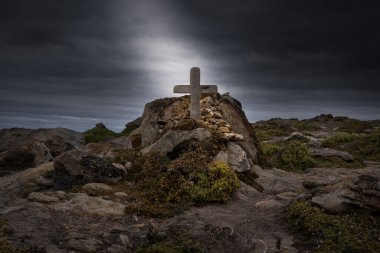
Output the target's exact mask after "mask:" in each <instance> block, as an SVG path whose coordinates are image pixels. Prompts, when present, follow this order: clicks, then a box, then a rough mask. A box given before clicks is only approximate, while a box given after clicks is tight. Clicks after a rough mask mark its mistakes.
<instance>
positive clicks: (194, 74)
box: [190, 67, 201, 120]
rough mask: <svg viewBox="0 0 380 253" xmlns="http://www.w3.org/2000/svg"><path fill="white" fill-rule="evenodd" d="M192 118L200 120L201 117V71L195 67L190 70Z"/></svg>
mask: <svg viewBox="0 0 380 253" xmlns="http://www.w3.org/2000/svg"><path fill="white" fill-rule="evenodd" d="M190 95H191V96H190V99H191V106H190V117H191V118H192V119H195V120H198V119H200V117H201V105H200V100H201V70H200V69H199V68H198V67H193V68H191V70H190Z"/></svg>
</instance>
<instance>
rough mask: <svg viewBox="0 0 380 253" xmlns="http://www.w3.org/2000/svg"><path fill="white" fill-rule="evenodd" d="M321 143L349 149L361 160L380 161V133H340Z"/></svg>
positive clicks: (324, 145) (344, 149)
mask: <svg viewBox="0 0 380 253" xmlns="http://www.w3.org/2000/svg"><path fill="white" fill-rule="evenodd" d="M321 145H322V146H323V147H327V148H334V149H339V150H343V151H347V152H349V153H350V154H352V155H353V156H354V157H355V158H357V159H359V160H360V159H361V160H374V161H380V133H376V132H375V133H372V134H361V135H357V134H349V133H339V134H337V135H334V136H332V137H330V138H327V139H325V140H324V141H323V142H322V144H321Z"/></svg>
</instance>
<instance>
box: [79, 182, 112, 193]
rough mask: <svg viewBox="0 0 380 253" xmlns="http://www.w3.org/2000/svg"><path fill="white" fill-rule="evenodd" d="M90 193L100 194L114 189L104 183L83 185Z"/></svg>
mask: <svg viewBox="0 0 380 253" xmlns="http://www.w3.org/2000/svg"><path fill="white" fill-rule="evenodd" d="M82 189H83V190H85V191H86V192H87V193H88V194H89V195H98V194H101V193H107V192H110V191H112V188H111V187H110V186H108V185H106V184H103V183H88V184H85V185H83V186H82Z"/></svg>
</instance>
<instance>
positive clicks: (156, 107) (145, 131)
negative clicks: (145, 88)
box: [129, 97, 187, 148]
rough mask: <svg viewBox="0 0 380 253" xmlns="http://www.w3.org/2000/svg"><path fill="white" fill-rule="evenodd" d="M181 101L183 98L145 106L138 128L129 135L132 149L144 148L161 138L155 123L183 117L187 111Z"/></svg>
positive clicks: (160, 101) (155, 101) (162, 100)
mask: <svg viewBox="0 0 380 253" xmlns="http://www.w3.org/2000/svg"><path fill="white" fill-rule="evenodd" d="M183 101H185V98H181V97H176V98H163V99H157V100H154V101H152V102H150V103H148V104H146V105H145V108H144V112H143V115H142V117H141V123H140V126H139V127H138V128H136V129H135V130H133V131H132V132H131V133H130V135H129V138H130V139H131V143H132V147H133V148H135V147H140V146H141V147H146V146H148V145H151V144H152V143H154V142H155V141H157V139H158V138H159V137H160V136H161V134H160V133H159V129H160V127H159V125H158V124H157V122H159V121H169V119H172V118H173V116H174V115H185V114H186V112H187V110H186V109H184V108H183V106H182V102H183ZM169 127H170V125H169Z"/></svg>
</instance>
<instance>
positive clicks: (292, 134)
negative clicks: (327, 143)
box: [282, 131, 321, 145]
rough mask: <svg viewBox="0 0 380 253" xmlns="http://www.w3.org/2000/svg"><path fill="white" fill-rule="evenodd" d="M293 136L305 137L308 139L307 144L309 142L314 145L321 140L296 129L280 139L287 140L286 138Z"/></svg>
mask: <svg viewBox="0 0 380 253" xmlns="http://www.w3.org/2000/svg"><path fill="white" fill-rule="evenodd" d="M295 137H303V138H306V139H307V140H308V141H309V144H310V145H316V144H319V143H320V142H321V141H320V139H317V138H314V137H311V136H307V135H304V134H303V133H301V132H298V131H296V132H293V133H291V134H290V136H288V137H285V138H283V139H282V140H283V141H287V140H290V139H292V138H295Z"/></svg>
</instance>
